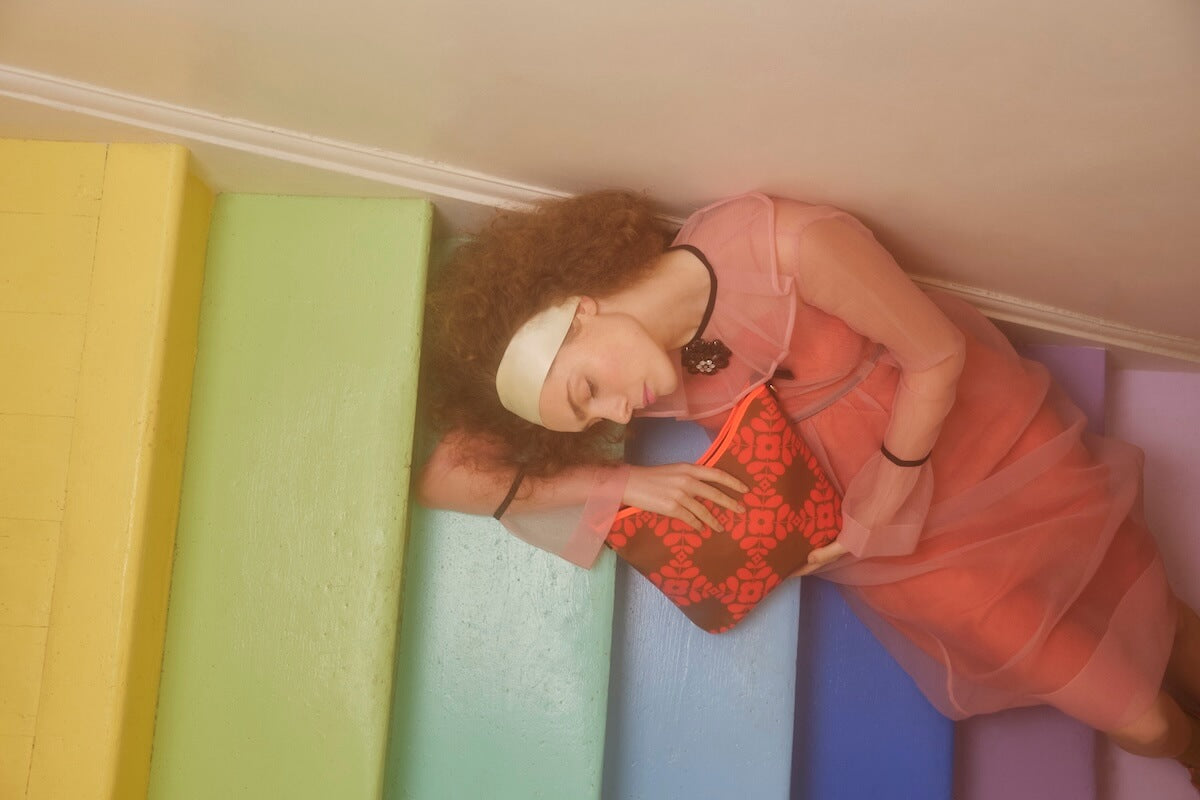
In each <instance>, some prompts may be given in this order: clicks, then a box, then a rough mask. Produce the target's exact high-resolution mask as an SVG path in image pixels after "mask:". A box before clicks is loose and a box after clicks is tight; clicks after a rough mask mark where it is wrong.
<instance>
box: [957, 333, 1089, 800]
mask: <svg viewBox="0 0 1200 800" xmlns="http://www.w3.org/2000/svg"><path fill="white" fill-rule="evenodd" d="M1022 354H1023V355H1025V356H1026V357H1028V358H1032V359H1035V360H1037V361H1040V362H1041V363H1043V364H1045V365H1046V367H1047V368H1048V369H1049V370H1050V373H1051V375H1053V376H1054V379H1055V380H1056V381H1057V382H1058V384H1059V385H1060V386H1061V387H1062V388H1063V389H1064V390H1065V391H1066V393H1067V394H1068V395H1069V396H1070V397H1071V399H1072V400H1074V401H1075V403H1076V404H1078V405H1079V407H1080V408H1082V409H1083V411H1084V413H1085V414H1087V416H1088V420H1089V424H1088V428H1089V430H1091V431H1092V432H1093V433H1101V432H1103V430H1104V405H1105V402H1104V401H1105V373H1106V363H1107V362H1106V357H1107V353H1106V352H1105V351H1104V350H1102V349H1100V348H1094V347H1059V346H1036V347H1027V348H1024V349H1023V351H1022ZM957 728H958V729H957V733H956V750H957V753H958V755H957V764H956V769H955V784H956V790H955V797H956V798H958V800H1010V799H1011V798H1014V797H1019V798H1021V800H1043V799H1044V800H1095V797H1096V766H1097V765H1096V754H1097V749H1096V740H1097V734H1096V733H1095V732H1094V731H1093V730H1092V729H1091V728H1088V727H1087V726H1085V725H1083V724H1082V723H1079V722H1076V721H1075V720H1073V719H1071V718H1069V717H1067V716H1065V715H1064V714H1062V713H1061V712H1059V711H1056V710H1055V709H1052V708H1049V707H1046V706H1040V707H1035V708H1021V709H1015V710H1012V711H1004V712H1001V713H999V714H988V715H984V716H979V717H974V718H972V719H969V720H966V721H964V722H962V723H960V724H959V725H958V726H957Z"/></svg>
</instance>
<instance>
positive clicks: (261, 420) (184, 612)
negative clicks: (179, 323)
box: [149, 195, 432, 800]
mask: <svg viewBox="0 0 1200 800" xmlns="http://www.w3.org/2000/svg"><path fill="white" fill-rule="evenodd" d="M431 217H432V209H431V208H430V206H429V204H428V203H426V202H424V201H412V200H352V199H331V198H287V197H267V196H252V195H222V196H221V197H219V198H218V199H217V203H216V207H215V209H214V212H213V220H212V231H211V238H210V243H209V248H208V264H207V272H206V278H205V287H204V299H203V303H202V306H201V318H200V336H199V352H198V357H197V359H196V372H195V386H194V390H193V400H192V416H191V425H190V429H189V438H188V447H187V457H186V463H185V470H184V482H183V498H182V507H181V512H180V522H179V531H178V538H177V549H176V558H175V568H174V576H173V583H172V589H171V601H170V609H169V614H168V626H167V638H166V652H165V657H164V663H163V675H162V688H161V692H160V701H159V712H158V723H157V728H156V732H155V742H154V756H153V763H152V767H151V782H150V793H149V797H150V798H151V800H191V798H196V799H197V800H199V799H201V798H202V799H203V800H213V799H214V798H221V799H222V800H242V799H243V798H244V799H245V800H266V799H267V798H288V800H304V799H305V798H313V799H314V800H316V799H318V798H319V799H320V800H329V799H330V798H337V799H338V800H359V798H364V799H365V798H371V799H373V798H378V797H380V796H381V794H382V791H383V775H384V764H385V755H386V751H387V735H388V715H389V711H390V706H391V698H392V680H393V675H394V652H395V643H396V632H397V620H398V614H399V603H400V591H401V575H402V559H403V556H404V536H405V520H406V517H407V513H408V512H407V502H408V500H407V498H408V484H409V471H410V464H411V449H412V435H413V422H414V415H415V403H416V378H417V362H418V352H419V339H420V326H421V308H422V298H423V293H424V285H425V270H426V263H427V256H428V249H429V236H430V222H431Z"/></svg>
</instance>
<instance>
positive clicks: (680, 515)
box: [673, 507, 704, 531]
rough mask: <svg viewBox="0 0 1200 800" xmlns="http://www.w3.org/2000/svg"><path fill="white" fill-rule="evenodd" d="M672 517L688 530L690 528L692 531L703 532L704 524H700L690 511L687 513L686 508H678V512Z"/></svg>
mask: <svg viewBox="0 0 1200 800" xmlns="http://www.w3.org/2000/svg"><path fill="white" fill-rule="evenodd" d="M673 516H674V517H675V519H677V520H679V521H680V522H682V523H683V524H685V525H687V526H688V527H689V528H692V529H693V530H697V531H702V530H704V523H703V522H701V521H700V520H699V519H697V518H696V515H695V514H693V513H692V512H690V511H688V510H687V509H686V508H683V507H680V508H679V510H678V512H677V513H675V514H674V515H673Z"/></svg>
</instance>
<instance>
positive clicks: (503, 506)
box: [492, 464, 525, 519]
mask: <svg viewBox="0 0 1200 800" xmlns="http://www.w3.org/2000/svg"><path fill="white" fill-rule="evenodd" d="M524 478H525V465H524V464H522V465H521V468H520V469H518V470H517V474H516V475H515V476H513V482H512V486H510V487H508V494H506V495H504V499H503V500H501V501H500V505H498V506H496V510H495V511H493V512H492V516H493V517H495V518H496V519H500V518H501V517H503V516H504V512H505V511H508V507H509V505H511V504H512V501H513V498H514V497H516V496H517V489H519V488H520V486H521V481H522V480H524Z"/></svg>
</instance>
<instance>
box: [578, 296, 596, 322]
mask: <svg viewBox="0 0 1200 800" xmlns="http://www.w3.org/2000/svg"><path fill="white" fill-rule="evenodd" d="M599 309H600V305H599V304H598V303H597V302H596V299H595V298H594V297H588V296H587V295H583V296H582V297H580V298H579V305H578V306H577V307H576V309H575V316H577V317H594V316H596V312H597V311H598V310H599Z"/></svg>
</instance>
